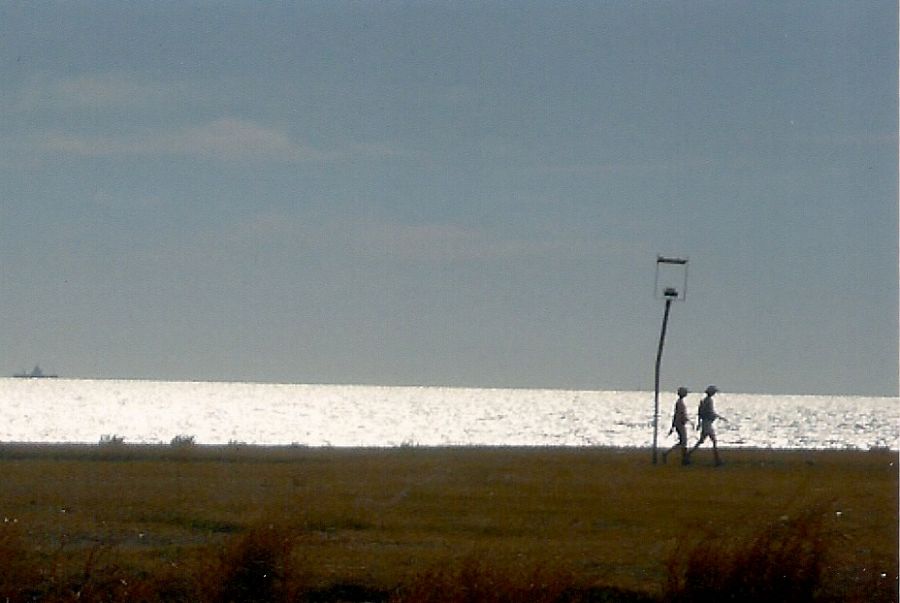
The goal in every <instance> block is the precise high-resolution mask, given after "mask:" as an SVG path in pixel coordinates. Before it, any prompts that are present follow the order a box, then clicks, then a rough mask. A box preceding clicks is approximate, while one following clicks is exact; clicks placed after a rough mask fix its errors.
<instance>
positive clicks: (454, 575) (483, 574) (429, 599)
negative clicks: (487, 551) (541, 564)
mask: <svg viewBox="0 0 900 603" xmlns="http://www.w3.org/2000/svg"><path fill="white" fill-rule="evenodd" d="M571 584H572V579H571V576H570V575H569V574H567V573H565V572H562V571H555V572H554V571H547V570H543V569H539V568H530V569H524V568H509V567H507V568H501V567H499V566H497V565H495V564H490V563H488V562H486V561H485V560H484V559H483V558H482V557H474V556H472V557H467V558H464V559H463V560H461V561H460V562H458V563H452V564H450V565H449V566H442V567H439V568H435V569H432V570H429V571H426V572H423V573H422V574H420V575H419V576H418V577H416V579H414V580H413V581H411V583H410V584H408V585H407V586H405V587H403V588H401V589H399V591H398V592H397V593H396V594H395V595H394V597H392V599H391V601H392V603H506V602H508V603H513V602H518V601H528V602H529V603H551V602H557V601H564V600H569V597H567V594H568V593H569V591H570V587H571Z"/></svg>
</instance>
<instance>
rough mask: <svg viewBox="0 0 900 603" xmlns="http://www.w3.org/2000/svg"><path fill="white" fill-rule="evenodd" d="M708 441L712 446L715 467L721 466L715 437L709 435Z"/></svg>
mask: <svg viewBox="0 0 900 603" xmlns="http://www.w3.org/2000/svg"><path fill="white" fill-rule="evenodd" d="M709 439H710V440H711V441H712V445H713V458H714V459H716V465H717V466H718V465H721V464H722V459H720V458H719V446H718V445H717V442H716V436H714V435H710V436H709Z"/></svg>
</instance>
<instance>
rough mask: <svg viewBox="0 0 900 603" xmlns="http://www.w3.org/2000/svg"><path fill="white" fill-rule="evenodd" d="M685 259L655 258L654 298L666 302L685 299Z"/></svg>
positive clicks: (686, 263)
mask: <svg viewBox="0 0 900 603" xmlns="http://www.w3.org/2000/svg"><path fill="white" fill-rule="evenodd" d="M687 271H688V260H687V258H680V257H667V256H662V255H658V256H656V283H655V284H654V287H653V288H654V297H655V298H656V299H664V300H666V301H684V299H685V297H687Z"/></svg>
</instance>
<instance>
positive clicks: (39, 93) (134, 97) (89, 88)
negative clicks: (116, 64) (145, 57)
mask: <svg viewBox="0 0 900 603" xmlns="http://www.w3.org/2000/svg"><path fill="white" fill-rule="evenodd" d="M182 88H183V86H180V85H177V84H175V83H173V82H158V81H152V80H144V79H139V78H136V77H134V76H131V75H129V74H124V73H88V74H82V75H78V76H73V77H64V78H59V77H51V76H47V75H44V74H38V75H35V76H34V77H32V78H31V79H30V80H29V81H28V82H27V83H26V84H25V85H24V86H23V87H22V89H21V90H20V91H19V93H18V95H17V97H18V103H17V106H16V108H17V109H18V111H20V112H21V111H34V110H46V109H51V110H52V109H55V110H73V109H75V110H77V109H134V108H140V107H153V106H159V105H160V104H161V103H173V102H178V99H179V98H181V97H182V96H183V93H184V92H185V91H184V90H182Z"/></svg>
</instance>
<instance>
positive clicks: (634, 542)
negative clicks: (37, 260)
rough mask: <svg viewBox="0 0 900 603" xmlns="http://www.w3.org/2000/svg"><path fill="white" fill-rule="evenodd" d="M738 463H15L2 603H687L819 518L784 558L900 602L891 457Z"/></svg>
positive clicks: (574, 452)
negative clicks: (706, 575)
mask: <svg viewBox="0 0 900 603" xmlns="http://www.w3.org/2000/svg"><path fill="white" fill-rule="evenodd" d="M723 456H724V458H725V460H726V463H727V464H726V465H725V466H724V467H719V468H713V467H712V466H710V465H711V459H708V460H709V461H710V463H709V464H704V463H705V462H706V461H707V459H705V458H704V457H703V454H702V451H701V452H700V453H699V454H698V457H697V458H696V461H695V463H696V464H695V465H692V466H690V467H681V466H676V465H669V466H653V465H651V464H650V462H649V461H650V454H649V452H648V451H643V450H641V451H634V450H628V451H622V450H609V449H541V448H536V449H521V448H484V449H471V448H450V449H427V448H422V449H420V448H402V449H388V450H342V449H304V448H272V449H261V448H252V447H244V448H237V447H222V448H207V447H202V446H195V447H191V448H189V449H173V448H172V447H167V446H158V447H140V446H127V445H125V446H115V447H99V446H93V447H89V446H84V447H77V446H76V447H57V446H53V447H33V446H32V447H27V446H5V447H3V448H2V449H0V476H2V480H3V482H2V483H3V487H2V489H0V515H2V517H0V521H4V518H5V521H6V523H5V524H2V525H3V528H4V529H3V531H0V566H2V567H8V568H11V569H9V570H8V571H7V572H6V573H5V574H3V576H2V578H0V589H2V590H3V592H0V597H3V596H10V597H11V599H10V600H12V601H15V600H17V598H18V600H31V598H30V597H38V598H39V599H40V600H47V601H51V600H54V601H55V600H70V599H71V598H73V597H76V596H77V597H78V599H79V600H82V601H84V600H110V601H114V600H134V601H139V600H143V601H157V600H183V601H226V600H234V601H239V600H253V599H252V597H254V596H255V597H257V599H256V600H279V601H287V600H341V597H343V598H344V600H354V599H355V600H363V599H368V600H373V599H375V598H381V599H382V600H387V599H389V598H393V600H395V601H476V600H477V601H490V600H496V601H501V600H502V601H517V600H529V601H539V600H546V601H550V600H554V601H563V600H566V601H578V600H596V601H599V600H623V599H624V598H627V597H628V596H634V597H637V598H641V597H643V598H651V599H653V598H655V599H660V598H662V597H664V596H665V597H668V598H670V599H677V598H678V597H679V596H681V597H682V598H681V599H680V600H688V599H685V598H684V596H682V595H678V593H679V592H682V590H683V589H682V590H679V587H678V584H679V580H684V577H685V575H687V574H689V573H690V572H691V571H695V570H696V567H701V566H702V567H705V566H707V565H709V564H710V563H711V562H712V561H721V562H722V563H723V565H722V566H721V567H719V568H718V571H720V572H727V571H730V570H728V567H738V566H740V565H742V564H744V563H745V562H746V557H741V555H748V554H750V553H748V552H747V550H749V549H750V548H752V547H753V546H758V547H759V546H762V545H759V544H758V541H759V539H760V538H761V536H760V535H761V534H768V535H769V536H768V538H769V541H768V542H769V544H768V545H767V546H770V548H769V549H766V551H768V552H767V553H766V554H763V555H762V557H772V555H771V554H769V553H771V552H772V551H773V550H774V549H772V548H771V547H772V546H775V544H773V543H774V542H775V541H774V540H772V538H773V537H774V536H773V535H775V534H780V533H781V532H777V531H772V530H773V529H775V528H772V526H782V527H783V526H784V525H801V524H796V523H795V519H796V518H798V517H809V516H810V515H809V514H810V513H812V511H810V509H815V510H816V513H817V515H816V517H817V518H818V519H817V520H816V521H817V522H818V523H815V526H813V523H810V522H807V524H805V525H807V526H808V527H810V526H812V527H815V528H816V529H815V530H812V527H810V529H809V530H808V534H809V535H811V536H809V538H812V541H810V540H809V538H806V537H804V538H806V540H804V541H803V542H806V544H802V543H801V544H797V543H795V545H796V546H799V547H800V548H799V549H790V548H786V549H784V550H785V551H791V550H793V551H794V552H796V551H797V550H805V549H803V548H802V547H803V546H806V545H807V544H809V542H813V541H815V542H818V541H819V540H820V541H821V543H820V544H821V547H820V549H816V551H817V552H816V556H815V559H816V563H817V564H818V565H817V566H816V568H815V573H816V581H817V582H816V585H815V586H814V587H812V591H813V592H814V597H815V599H816V600H829V599H828V597H829V596H831V597H832V598H834V597H836V599H835V600H840V599H842V598H843V599H852V598H853V597H857V599H858V600H867V599H868V600H871V598H870V596H877V597H878V598H879V600H892V599H891V598H885V596H889V595H886V594H885V593H892V592H895V591H896V585H897V582H896V580H897V565H898V561H897V550H898V542H897V535H898V499H897V496H898V465H897V460H898V459H897V453H895V452H888V451H879V452H807V451H802V452H801V451H795V452H785V451H753V450H724V451H723ZM804 514H805V515H804ZM795 536H796V534H795ZM792 537H793V536H792ZM816 539H818V540H816ZM801 540H802V539H801ZM798 542H800V541H798ZM723 543H728V546H727V547H726V546H724V545H723ZM753 543H757V545H754V544H753ZM785 543H788V541H784V542H783V543H782V544H783V545H784V546H786V547H787V546H788V544H789V543H788V544H785ZM791 546H794V545H791ZM741 547H743V549H744V552H743V553H742V552H739V551H740V550H741ZM748 547H749V548H748ZM759 550H763V549H759ZM703 551H715V552H716V554H714V555H711V556H710V555H708V556H707V557H706V558H704V557H703V555H702V552H703ZM724 551H727V554H726V553H725V552H724ZM796 557H797V555H794V554H791V555H789V558H791V559H794V558H796ZM13 558H15V559H22V560H24V561H21V562H20V561H16V562H13V561H12V559H13ZM692 559H694V560H695V561H694V568H695V569H693V570H692V569H690V568H691V560H692ZM736 559H737V560H739V561H734V560H736ZM7 562H8V564H7ZM881 574H885V575H884V576H883V577H882V576H881ZM691 575H693V576H694V577H693V578H691V581H692V582H694V583H695V585H696V583H697V578H696V574H691ZM737 579H738V578H735V580H737ZM432 585H433V586H434V588H432V587H431V586H432ZM714 586H715V584H708V585H707V588H706V589H705V590H713V587H714ZM7 593H8V594H7ZM426 593H430V594H427V595H426ZM490 593H493V594H490ZM504 593H505V594H504ZM860 593H862V594H860ZM873 593H874V594H873ZM894 596H895V595H894ZM441 597H442V598H441ZM492 597H493V598H492ZM604 597H606V599H604ZM610 597H611V598H610ZM0 600H2V599H0ZM691 600H693V599H691Z"/></svg>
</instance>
